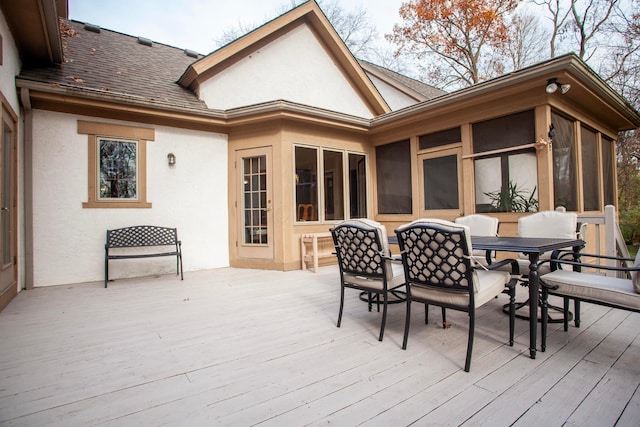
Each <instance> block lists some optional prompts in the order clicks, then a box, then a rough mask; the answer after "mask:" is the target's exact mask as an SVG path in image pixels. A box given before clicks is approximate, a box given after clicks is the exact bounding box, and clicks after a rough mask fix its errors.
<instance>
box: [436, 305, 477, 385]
mask: <svg viewBox="0 0 640 427" xmlns="http://www.w3.org/2000/svg"><path fill="white" fill-rule="evenodd" d="M443 310H444V309H443ZM475 323H476V313H475V310H474V309H473V307H472V308H471V311H469V341H468V342H467V358H466V360H465V362H464V371H465V372H469V370H470V369H471V353H472V352H473V332H474V330H475Z"/></svg>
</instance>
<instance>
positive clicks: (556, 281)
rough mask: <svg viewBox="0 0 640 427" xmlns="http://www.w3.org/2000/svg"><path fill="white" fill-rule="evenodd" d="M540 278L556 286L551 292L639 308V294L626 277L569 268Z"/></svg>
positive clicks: (633, 308)
mask: <svg viewBox="0 0 640 427" xmlns="http://www.w3.org/2000/svg"><path fill="white" fill-rule="evenodd" d="M540 279H541V280H543V281H544V282H545V283H546V284H548V285H550V286H557V287H558V288H557V290H550V292H552V293H558V294H560V295H565V296H568V297H576V298H583V299H589V300H594V301H601V302H604V303H607V304H611V305H616V306H619V307H624V308H629V309H632V310H640V294H638V293H637V292H635V290H634V287H633V282H632V281H631V280H628V279H618V278H615V277H608V276H603V275H599V274H593V273H581V272H577V271H571V270H556V271H554V272H551V273H549V274H545V275H543V276H541V277H540Z"/></svg>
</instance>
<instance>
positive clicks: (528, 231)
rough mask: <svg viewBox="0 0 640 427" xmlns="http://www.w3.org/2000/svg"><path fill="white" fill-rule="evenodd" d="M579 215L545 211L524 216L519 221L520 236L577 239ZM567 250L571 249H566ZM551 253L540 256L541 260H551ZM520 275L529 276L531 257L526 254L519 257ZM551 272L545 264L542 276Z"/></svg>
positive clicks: (541, 270) (542, 268)
mask: <svg viewBox="0 0 640 427" xmlns="http://www.w3.org/2000/svg"><path fill="white" fill-rule="evenodd" d="M577 227H578V215H576V214H575V213H574V212H559V211H543V212H537V213H534V214H531V215H527V216H523V217H521V218H520V219H519V220H518V236H520V237H547V238H558V239H575V238H576V236H577V232H576V228H577ZM565 249H567V250H569V249H571V248H565ZM550 257H551V253H545V254H542V255H540V260H541V261H542V260H545V259H549V258H550ZM518 258H519V260H518V264H519V266H520V273H521V274H523V275H527V274H529V257H528V256H527V255H525V254H519V255H518ZM549 271H551V269H550V267H549V264H548V263H546V264H543V265H542V266H541V269H540V274H541V275H542V274H545V273H548V272H549Z"/></svg>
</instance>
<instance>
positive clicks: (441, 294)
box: [411, 270, 510, 307]
mask: <svg viewBox="0 0 640 427" xmlns="http://www.w3.org/2000/svg"><path fill="white" fill-rule="evenodd" d="M473 275H474V278H473V281H474V283H475V285H476V288H477V292H476V294H475V296H474V297H475V299H474V302H475V306H476V307H480V306H481V305H482V304H484V303H486V302H487V301H489V300H491V299H492V298H494V297H495V296H496V295H500V294H501V293H502V291H504V286H505V284H506V283H507V282H508V281H509V278H510V275H509V273H507V272H506V271H484V270H477V271H474V273H473ZM411 295H412V296H413V297H417V298H419V299H429V300H432V301H434V302H440V303H444V304H449V305H454V306H458V307H467V306H468V305H469V296H468V294H467V293H466V292H453V291H446V290H442V289H436V288H431V287H428V286H421V285H412V286H411Z"/></svg>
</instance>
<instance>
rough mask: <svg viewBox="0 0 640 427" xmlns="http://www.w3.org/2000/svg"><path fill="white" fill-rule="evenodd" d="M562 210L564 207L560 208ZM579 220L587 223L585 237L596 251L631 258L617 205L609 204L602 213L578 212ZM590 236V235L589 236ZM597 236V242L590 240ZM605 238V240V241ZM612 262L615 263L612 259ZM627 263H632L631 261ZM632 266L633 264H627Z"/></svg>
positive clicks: (611, 273)
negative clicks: (619, 223)
mask: <svg viewBox="0 0 640 427" xmlns="http://www.w3.org/2000/svg"><path fill="white" fill-rule="evenodd" d="M558 210H562V208H558ZM578 221H580V222H581V223H582V224H584V225H585V227H586V230H585V232H584V236H582V238H583V239H586V240H587V245H588V247H589V248H593V249H595V253H596V254H598V255H601V254H602V253H603V251H604V255H607V256H618V257H624V258H629V257H630V256H629V251H628V249H627V245H626V244H625V241H624V237H623V236H622V232H621V231H620V226H619V225H618V217H617V214H616V208H615V206H611V205H607V206H605V208H604V213H600V214H590V213H586V214H578ZM587 236H588V237H587ZM591 237H593V238H595V242H589V241H588V238H591ZM603 240H604V242H603ZM610 263H612V264H613V263H614V262H613V261H610ZM627 264H631V263H630V262H629V263H627ZM627 266H628V267H631V265H627ZM607 274H608V275H611V276H615V275H616V272H615V271H608V272H607Z"/></svg>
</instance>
